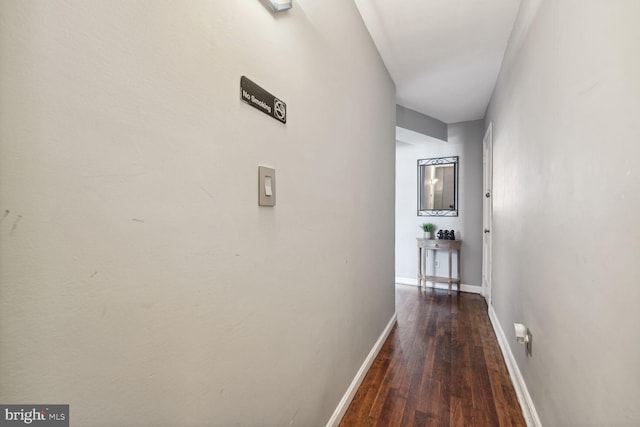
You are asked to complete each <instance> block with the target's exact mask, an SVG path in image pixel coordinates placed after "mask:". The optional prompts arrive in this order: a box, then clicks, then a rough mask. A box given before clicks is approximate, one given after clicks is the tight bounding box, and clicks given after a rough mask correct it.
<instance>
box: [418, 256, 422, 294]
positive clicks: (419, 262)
mask: <svg viewBox="0 0 640 427" xmlns="http://www.w3.org/2000/svg"><path fill="white" fill-rule="evenodd" d="M418 286H419V287H420V289H422V251H421V250H420V246H418Z"/></svg>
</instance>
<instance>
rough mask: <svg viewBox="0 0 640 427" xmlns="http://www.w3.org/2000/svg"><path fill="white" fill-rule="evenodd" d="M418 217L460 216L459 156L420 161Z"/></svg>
mask: <svg viewBox="0 0 640 427" xmlns="http://www.w3.org/2000/svg"><path fill="white" fill-rule="evenodd" d="M418 216H458V156H452V157H435V158H432V159H420V160H418Z"/></svg>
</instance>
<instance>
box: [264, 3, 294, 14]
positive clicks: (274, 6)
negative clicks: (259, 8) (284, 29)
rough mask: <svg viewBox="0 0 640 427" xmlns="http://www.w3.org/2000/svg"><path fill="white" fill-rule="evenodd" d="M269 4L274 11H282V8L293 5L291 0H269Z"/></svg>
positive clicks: (288, 7)
mask: <svg viewBox="0 0 640 427" xmlns="http://www.w3.org/2000/svg"><path fill="white" fill-rule="evenodd" d="M269 5H270V6H271V9H273V11H274V12H282V11H283V10H287V9H291V7H292V6H293V1H292V0H269Z"/></svg>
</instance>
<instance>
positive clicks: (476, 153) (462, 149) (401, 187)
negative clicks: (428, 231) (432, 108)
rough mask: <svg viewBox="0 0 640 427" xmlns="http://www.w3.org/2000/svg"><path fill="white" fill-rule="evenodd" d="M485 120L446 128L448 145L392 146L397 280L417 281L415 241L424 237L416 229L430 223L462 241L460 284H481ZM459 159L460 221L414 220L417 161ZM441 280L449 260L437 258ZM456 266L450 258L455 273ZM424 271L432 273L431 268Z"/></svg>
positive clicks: (425, 141) (425, 140)
mask: <svg viewBox="0 0 640 427" xmlns="http://www.w3.org/2000/svg"><path fill="white" fill-rule="evenodd" d="M483 126H484V122H483V121H482V120H476V121H472V122H462V123H454V124H450V125H448V135H449V140H448V141H446V142H445V141H441V140H438V139H435V138H430V137H427V136H423V137H421V138H418V137H417V136H416V138H415V139H414V140H412V144H406V143H402V141H400V142H399V143H397V144H396V280H397V281H400V282H402V283H413V282H415V281H416V274H417V271H416V270H417V260H416V237H421V236H422V230H421V229H420V228H418V226H419V225H420V224H422V223H425V222H432V223H434V224H435V225H436V227H437V228H438V229H443V230H451V229H453V230H455V233H456V238H457V239H462V241H463V242H462V249H461V258H462V264H461V265H460V267H461V276H462V283H463V284H467V285H472V286H480V285H481V283H482V138H483V136H484V134H483ZM449 156H459V157H460V159H459V180H460V185H459V194H458V203H459V206H460V209H459V216H458V217H426V216H418V215H417V209H418V201H417V197H418V175H417V173H418V171H417V169H418V166H417V162H418V160H419V159H425V158H430V157H449ZM437 256H438V258H439V260H440V263H439V264H440V266H439V269H438V270H436V273H437V274H438V275H439V276H446V275H448V258H447V257H448V256H447V255H446V254H444V253H438V254H437ZM456 268H457V260H456V259H455V256H454V261H453V271H454V276H455V271H456ZM428 271H433V270H432V269H429V270H428Z"/></svg>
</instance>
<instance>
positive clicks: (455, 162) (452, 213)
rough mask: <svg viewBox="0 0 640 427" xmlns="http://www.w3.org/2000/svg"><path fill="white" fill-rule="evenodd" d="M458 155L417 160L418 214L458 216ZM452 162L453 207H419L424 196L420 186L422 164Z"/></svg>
mask: <svg viewBox="0 0 640 427" xmlns="http://www.w3.org/2000/svg"><path fill="white" fill-rule="evenodd" d="M458 160H459V157H458V156H450V157H434V158H431V159H420V160H418V216H458V210H459V206H458V188H459V185H458V169H459V168H458V165H459V162H458ZM445 164H453V169H454V170H453V176H454V179H453V204H454V208H453V209H420V207H421V206H422V200H423V198H424V188H423V186H422V171H423V170H424V168H422V166H430V165H445Z"/></svg>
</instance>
